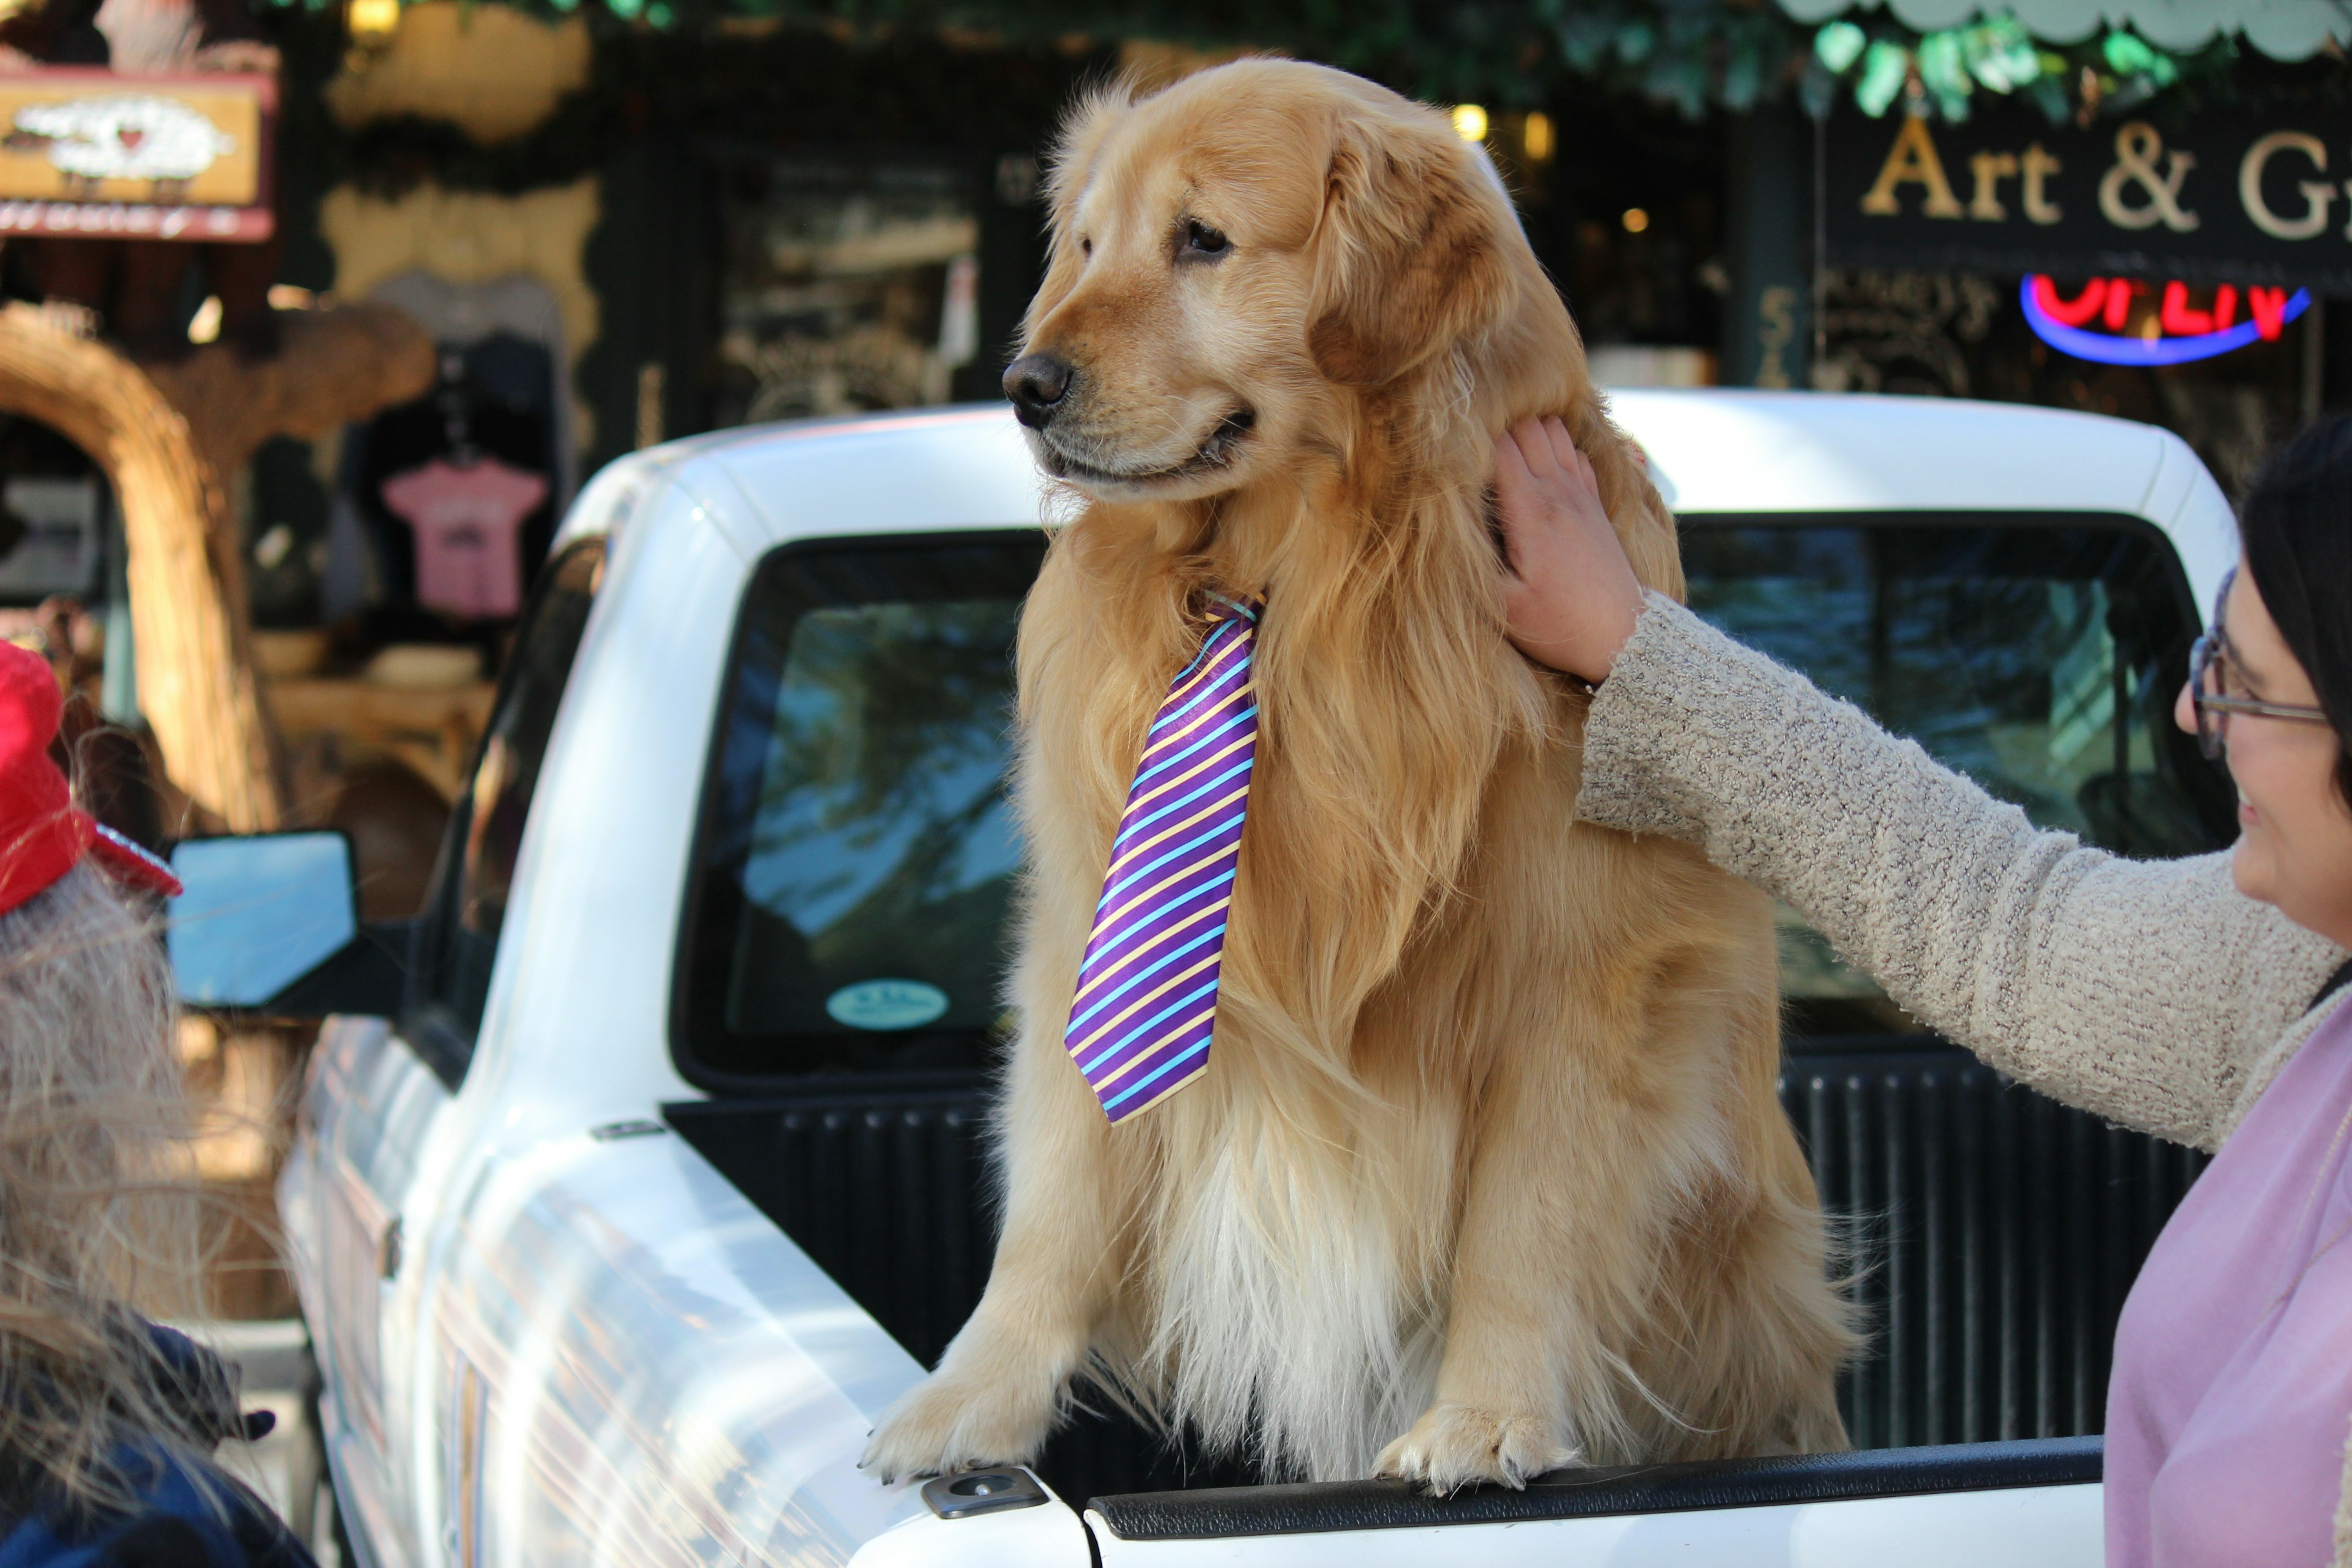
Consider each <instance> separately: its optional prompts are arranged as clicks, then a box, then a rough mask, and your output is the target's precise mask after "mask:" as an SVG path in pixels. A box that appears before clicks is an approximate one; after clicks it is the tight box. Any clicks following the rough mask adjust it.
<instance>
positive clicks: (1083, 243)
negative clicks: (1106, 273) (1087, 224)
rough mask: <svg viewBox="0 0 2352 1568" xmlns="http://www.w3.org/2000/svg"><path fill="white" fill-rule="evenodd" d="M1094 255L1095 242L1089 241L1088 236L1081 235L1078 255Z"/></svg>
mask: <svg viewBox="0 0 2352 1568" xmlns="http://www.w3.org/2000/svg"><path fill="white" fill-rule="evenodd" d="M1094 253H1095V242H1094V241H1093V240H1091V239H1088V238H1087V237H1086V236H1084V235H1080V236H1079V237H1078V254H1079V255H1080V256H1092V255H1093V254H1094Z"/></svg>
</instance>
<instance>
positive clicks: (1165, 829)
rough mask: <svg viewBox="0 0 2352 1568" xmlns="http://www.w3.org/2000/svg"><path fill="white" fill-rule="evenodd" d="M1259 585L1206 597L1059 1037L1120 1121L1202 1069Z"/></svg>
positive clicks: (1150, 747) (1235, 854)
mask: <svg viewBox="0 0 2352 1568" xmlns="http://www.w3.org/2000/svg"><path fill="white" fill-rule="evenodd" d="M1264 608H1265V597H1264V595H1260V596H1259V597H1257V598H1255V599H1252V600H1251V601H1249V602H1248V603H1247V604H1240V603H1236V602H1235V601H1234V600H1231V599H1224V598H1219V599H1213V600H1212V601H1211V603H1210V608H1209V617H1210V626H1209V634H1208V636H1207V637H1206V638H1205V639H1204V640H1203V641H1202V645H1201V651H1200V652H1199V653H1198V654H1196V655H1195V656H1193V659H1192V663H1190V664H1188V665H1186V666H1185V667H1184V668H1182V669H1181V670H1179V671H1178V672H1177V674H1176V679H1173V680H1171V681H1170V682H1169V683H1168V695H1167V697H1166V698H1165V699H1164V700H1162V701H1161V702H1160V712H1159V714H1158V715H1157V716H1156V717H1155V718H1154V720H1153V721H1152V725H1151V729H1150V731H1149V733H1147V734H1146V736H1145V738H1144V743H1143V755H1142V757H1141V758H1140V759H1139V760H1138V762H1137V763H1136V764H1135V783H1134V784H1132V785H1131V786H1129V790H1128V792H1127V809H1126V811H1124V812H1123V813H1121V814H1120V816H1119V819H1118V837H1116V838H1114V839H1112V840H1111V849H1110V869H1109V870H1108V872H1106V873H1105V874H1104V877H1103V894H1102V901H1101V902H1100V903H1098V904H1097V905H1096V906H1095V923H1094V931H1093V933H1092V934H1091V935H1089V936H1088V937H1087V952H1086V957H1085V958H1084V959H1083V960H1081V961H1080V962H1079V964H1078V992H1077V995H1076V997H1075V998H1074V999H1073V1000H1072V1001H1071V1003H1070V1023H1069V1027H1068V1028H1067V1029H1066V1030H1065V1031H1064V1032H1063V1036H1062V1040H1063V1043H1064V1044H1065V1045H1066V1046H1067V1047H1069V1051H1070V1059H1071V1060H1073V1061H1075V1062H1076V1063H1077V1064H1078V1070H1079V1071H1080V1072H1083V1073H1084V1074H1086V1077H1087V1083H1088V1084H1089V1085H1091V1086H1092V1087H1093V1089H1094V1091H1095V1098H1096V1099H1097V1100H1101V1101H1102V1108H1103V1114H1104V1115H1106V1116H1108V1117H1109V1118H1110V1119H1111V1121H1115V1122H1116V1121H1125V1120H1126V1119H1127V1118H1129V1117H1130V1116H1133V1115H1134V1114H1136V1113H1137V1112H1138V1111H1141V1110H1150V1109H1151V1108H1152V1107H1153V1106H1155V1105H1157V1104H1159V1103H1160V1101H1161V1100H1165V1099H1167V1098H1168V1097H1169V1096H1170V1095H1171V1094H1173V1093H1175V1092H1176V1091H1177V1090H1178V1089H1182V1088H1183V1087H1184V1086H1185V1085H1186V1084H1188V1083H1191V1082H1192V1080H1193V1079H1196V1078H1199V1077H1200V1076H1201V1075H1202V1073H1204V1072H1206V1071H1207V1070H1208V1068H1209V1039H1210V1037H1211V1035H1212V1034H1213V1032H1214V1030H1215V1027H1216V1021H1217V973H1218V970H1219V968H1220V967H1221V965H1222V963H1223V958H1224V952H1225V912H1226V910H1227V909H1228V908H1229V907H1230V906H1231V905H1232V903H1233V895H1234V867H1235V865H1236V864H1237V863H1238V861H1239V859H1240V857H1241V847H1242V817H1243V814H1244V810H1245V808H1246V807H1247V806H1248V805H1249V786H1250V770H1251V768H1252V767H1253V766H1254V765H1255V763H1256V761H1257V696H1256V692H1255V687H1254V680H1255V676H1254V672H1253V669H1252V665H1253V663H1254V662H1255V658H1256V652H1257V621H1258V615H1259V613H1260V612H1261V611H1262V610H1264Z"/></svg>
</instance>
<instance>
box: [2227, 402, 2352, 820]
mask: <svg viewBox="0 0 2352 1568" xmlns="http://www.w3.org/2000/svg"><path fill="white" fill-rule="evenodd" d="M2238 531H2239V536H2240V538H2241V539H2242V541H2243V542H2244V543H2245V549H2246V570H2247V571H2249V572H2251V573H2252V574H2253V575H2254V586H2255V587H2256V588H2258V589H2260V590H2261V591H2262V595H2263V607H2264V608H2266V609H2268V610H2269V611H2270V613H2271V619H2272V620H2273V621H2275V622H2277V623H2278V629H2279V635H2280V636H2281V637H2284V638H2285V639H2286V646H2287V649H2288V651H2289V652H2291V653H2293V654H2294V657H2295V660H2296V662H2297V663H2299V664H2301V665H2302V666H2303V668H2304V671H2305V674H2307V675H2309V676H2310V677H2311V684H2312V686H2313V687H2314V688H2315V689H2316V690H2317V691H2318V693H2319V706H2320V707H2321V709H2322V710H2325V711H2326V714H2327V721H2328V722H2329V723H2330V724H2332V725H2333V726H2335V729H2336V744H2337V746H2338V748H2339V751H2338V754H2337V756H2336V790H2337V792H2338V793H2339V794H2341V795H2343V796H2344V798H2345V799H2346V800H2347V802H2352V416H2346V415H2336V416H2331V417H2329V418H2326V419H2323V420H2321V421H2319V422H2318V423H2317V424H2315V425H2314V426H2312V427H2311V428H2310V429H2308V430H2305V432H2304V433H2303V434H2302V435H2300V436H2297V437H2295V438H2294V440H2292V441H2290V442H2288V443H2287V445H2286V447H2285V448H2284V450H2283V451H2281V452H2280V453H2279V454H2278V455H2277V456H2276V457H2274V458H2272V459H2271V460H2270V461H2269V462H2268V463H2266V464H2264V465H2263V470H2262V472H2261V473H2260V474H2259V475H2257V476H2256V477H2255V479H2254V485H2253V489H2251V490H2249V491H2248V492H2247V494H2246V501H2245V505H2244V506H2243V507H2242V508H2241V509H2240V515H2239V519H2238Z"/></svg>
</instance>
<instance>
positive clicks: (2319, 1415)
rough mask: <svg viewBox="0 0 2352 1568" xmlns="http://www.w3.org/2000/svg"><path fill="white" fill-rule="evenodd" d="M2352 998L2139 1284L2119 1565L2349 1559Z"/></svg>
mask: <svg viewBox="0 0 2352 1568" xmlns="http://www.w3.org/2000/svg"><path fill="white" fill-rule="evenodd" d="M2347 1144H2352V1003H2347V1004H2345V1005H2339V1006H2337V1007H2336V1011H2335V1013H2334V1014H2333V1015H2332V1016H2330V1017H2329V1018H2328V1019H2327V1020H2326V1022H2325V1023H2323V1024H2322V1025H2321V1026H2319V1028H2318V1029H2317V1030H2316V1031H2315V1033H2314V1034H2313V1035H2312V1037H2310V1038H2309V1039H2308V1040H2306V1041H2305V1042H2304V1045H2303V1047H2302V1049H2300V1050H2298V1051H2297V1052H2296V1053H2295V1055H2294V1059H2293V1060H2292V1061H2290V1062H2288V1063H2287V1065H2286V1068H2285V1069H2284V1071H2282V1072H2281V1073H2280V1074H2279V1076H2278V1079H2277V1081H2275V1082H2274V1083H2273V1084H2272V1085H2271V1086H2270V1088H2269V1089H2266V1090H2264V1091H2263V1097H2262V1098H2261V1099H2260V1100H2257V1101H2255V1102H2254V1108H2253V1110H2252V1111H2250V1112H2249V1113H2248V1114H2247V1116H2246V1119H2245V1121H2243V1122H2242V1124H2241V1125H2240V1126H2239V1128H2238V1130H2237V1131H2236V1132H2235V1133H2233V1134H2231V1138H2230V1141H2229V1142H2228V1143H2226V1144H2224V1145H2223V1146H2222V1149H2221V1153H2220V1154H2219V1155H2217V1156H2215V1158H2214V1161H2213V1163H2212V1164H2211V1165H2210V1166H2209V1167H2207V1169H2206V1172H2205V1173H2204V1175H2203V1176H2201V1177H2200V1178H2199V1179H2198V1182H2197V1184H2196V1185H2195V1186H2194V1187H2192V1188H2190V1189H2189V1197H2188V1199H2187V1201H2186V1202H2184V1203H2183V1204H2182V1205H2180V1208H2179V1212H2178V1213H2176V1214H2175V1215H2173V1216H2172V1222H2171V1223H2170V1224H2169V1225H2168V1226H2165V1227H2164V1234H2163V1235H2162V1236H2160V1237H2158V1238H2157V1243H2156V1247H2155V1249H2154V1250H2153V1251H2151V1252H2150V1253H2149V1254H2148V1257H2147V1267H2145V1268H2142V1269H2141V1270H2140V1276H2139V1279H2138V1281H2137V1283H2136V1284H2134V1285H2133V1286H2132V1289H2131V1295H2130V1297H2129V1298H2128V1299H2127V1300H2126V1301H2125V1302H2124V1310H2123V1320H2122V1322H2121V1323H2120V1324H2119V1325H2118V1327H2117V1328H2116V1359H2115V1377H2114V1380H2113V1382H2112V1383H2111V1384H2109V1385H2108V1389H2107V1459H2106V1513H2107V1562H2108V1563H2109V1564H2110V1565H2111V1568H2223V1565H2228V1564H2237V1563H2244V1564H2248V1565H2250V1568H2251V1565H2252V1564H2257V1563H2260V1564H2263V1565H2265V1568H2267V1565H2270V1564H2279V1563H2297V1564H2305V1565H2306V1568H2323V1565H2324V1564H2326V1563H2330V1562H2332V1561H2333V1559H2334V1553H2335V1547H2334V1541H2335V1521H2336V1501H2337V1499H2338V1498H2339V1497H2340V1495H2341V1494H2342V1491H2343V1487H2344V1451H2345V1441H2346V1438H2347V1436H2352V1170H2347V1163H2346V1159H2345V1154H2346V1150H2347Z"/></svg>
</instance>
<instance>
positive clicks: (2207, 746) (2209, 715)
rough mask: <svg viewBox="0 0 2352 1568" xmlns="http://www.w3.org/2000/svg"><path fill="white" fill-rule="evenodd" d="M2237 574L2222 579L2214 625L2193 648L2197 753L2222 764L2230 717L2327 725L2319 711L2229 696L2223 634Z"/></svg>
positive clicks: (2227, 645)
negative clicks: (2223, 617) (2223, 610)
mask: <svg viewBox="0 0 2352 1568" xmlns="http://www.w3.org/2000/svg"><path fill="white" fill-rule="evenodd" d="M2237 578H2238V574H2237V570H2236V569H2235V568H2234V567H2233V568H2231V572H2230V574H2229V575H2228V576H2226V577H2224V578H2222V579H2221V594H2220V595H2219V596H2218V597H2217V598H2215V599H2214V601H2213V625H2212V626H2211V628H2210V629H2209V630H2208V631H2207V632H2206V633H2205V635H2204V636H2203V637H2199V638H2198V639H2197V640H2196V641H2195V642H2194V643H2192V644H2190V645H2189V703H2190V705H2191V706H2193V707H2194V708H2195V709H2196V710H2197V749H2198V750H2199V751H2200V752H2204V753H2205V755H2206V757H2207V759H2208V760H2210V761H2212V762H2219V761H2221V756H2222V753H2223V752H2227V751H2228V750H2229V749H2230V715H2231V714H2232V713H2244V714H2248V715H2250V716H2252V717H2253V718H2257V719H2285V720H2288V721H2291V722H2294V723H2297V724H2325V723H2327V722H2328V718H2327V714H2326V711H2325V710H2322V709H2318V708H2305V707H2302V706H2300V705H2299V704H2296V703H2292V702H2258V701H2256V700H2254V699H2252V698H2251V697H2231V696H2228V695H2226V693H2227V691H2228V689H2229V683H2230V639H2229V638H2228V637H2226V636H2225V635H2223V633H2222V630H2221V606H2222V605H2226V604H2228V603H2229V602H2230V584H2232V583H2234V582H2236V581H2237Z"/></svg>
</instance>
